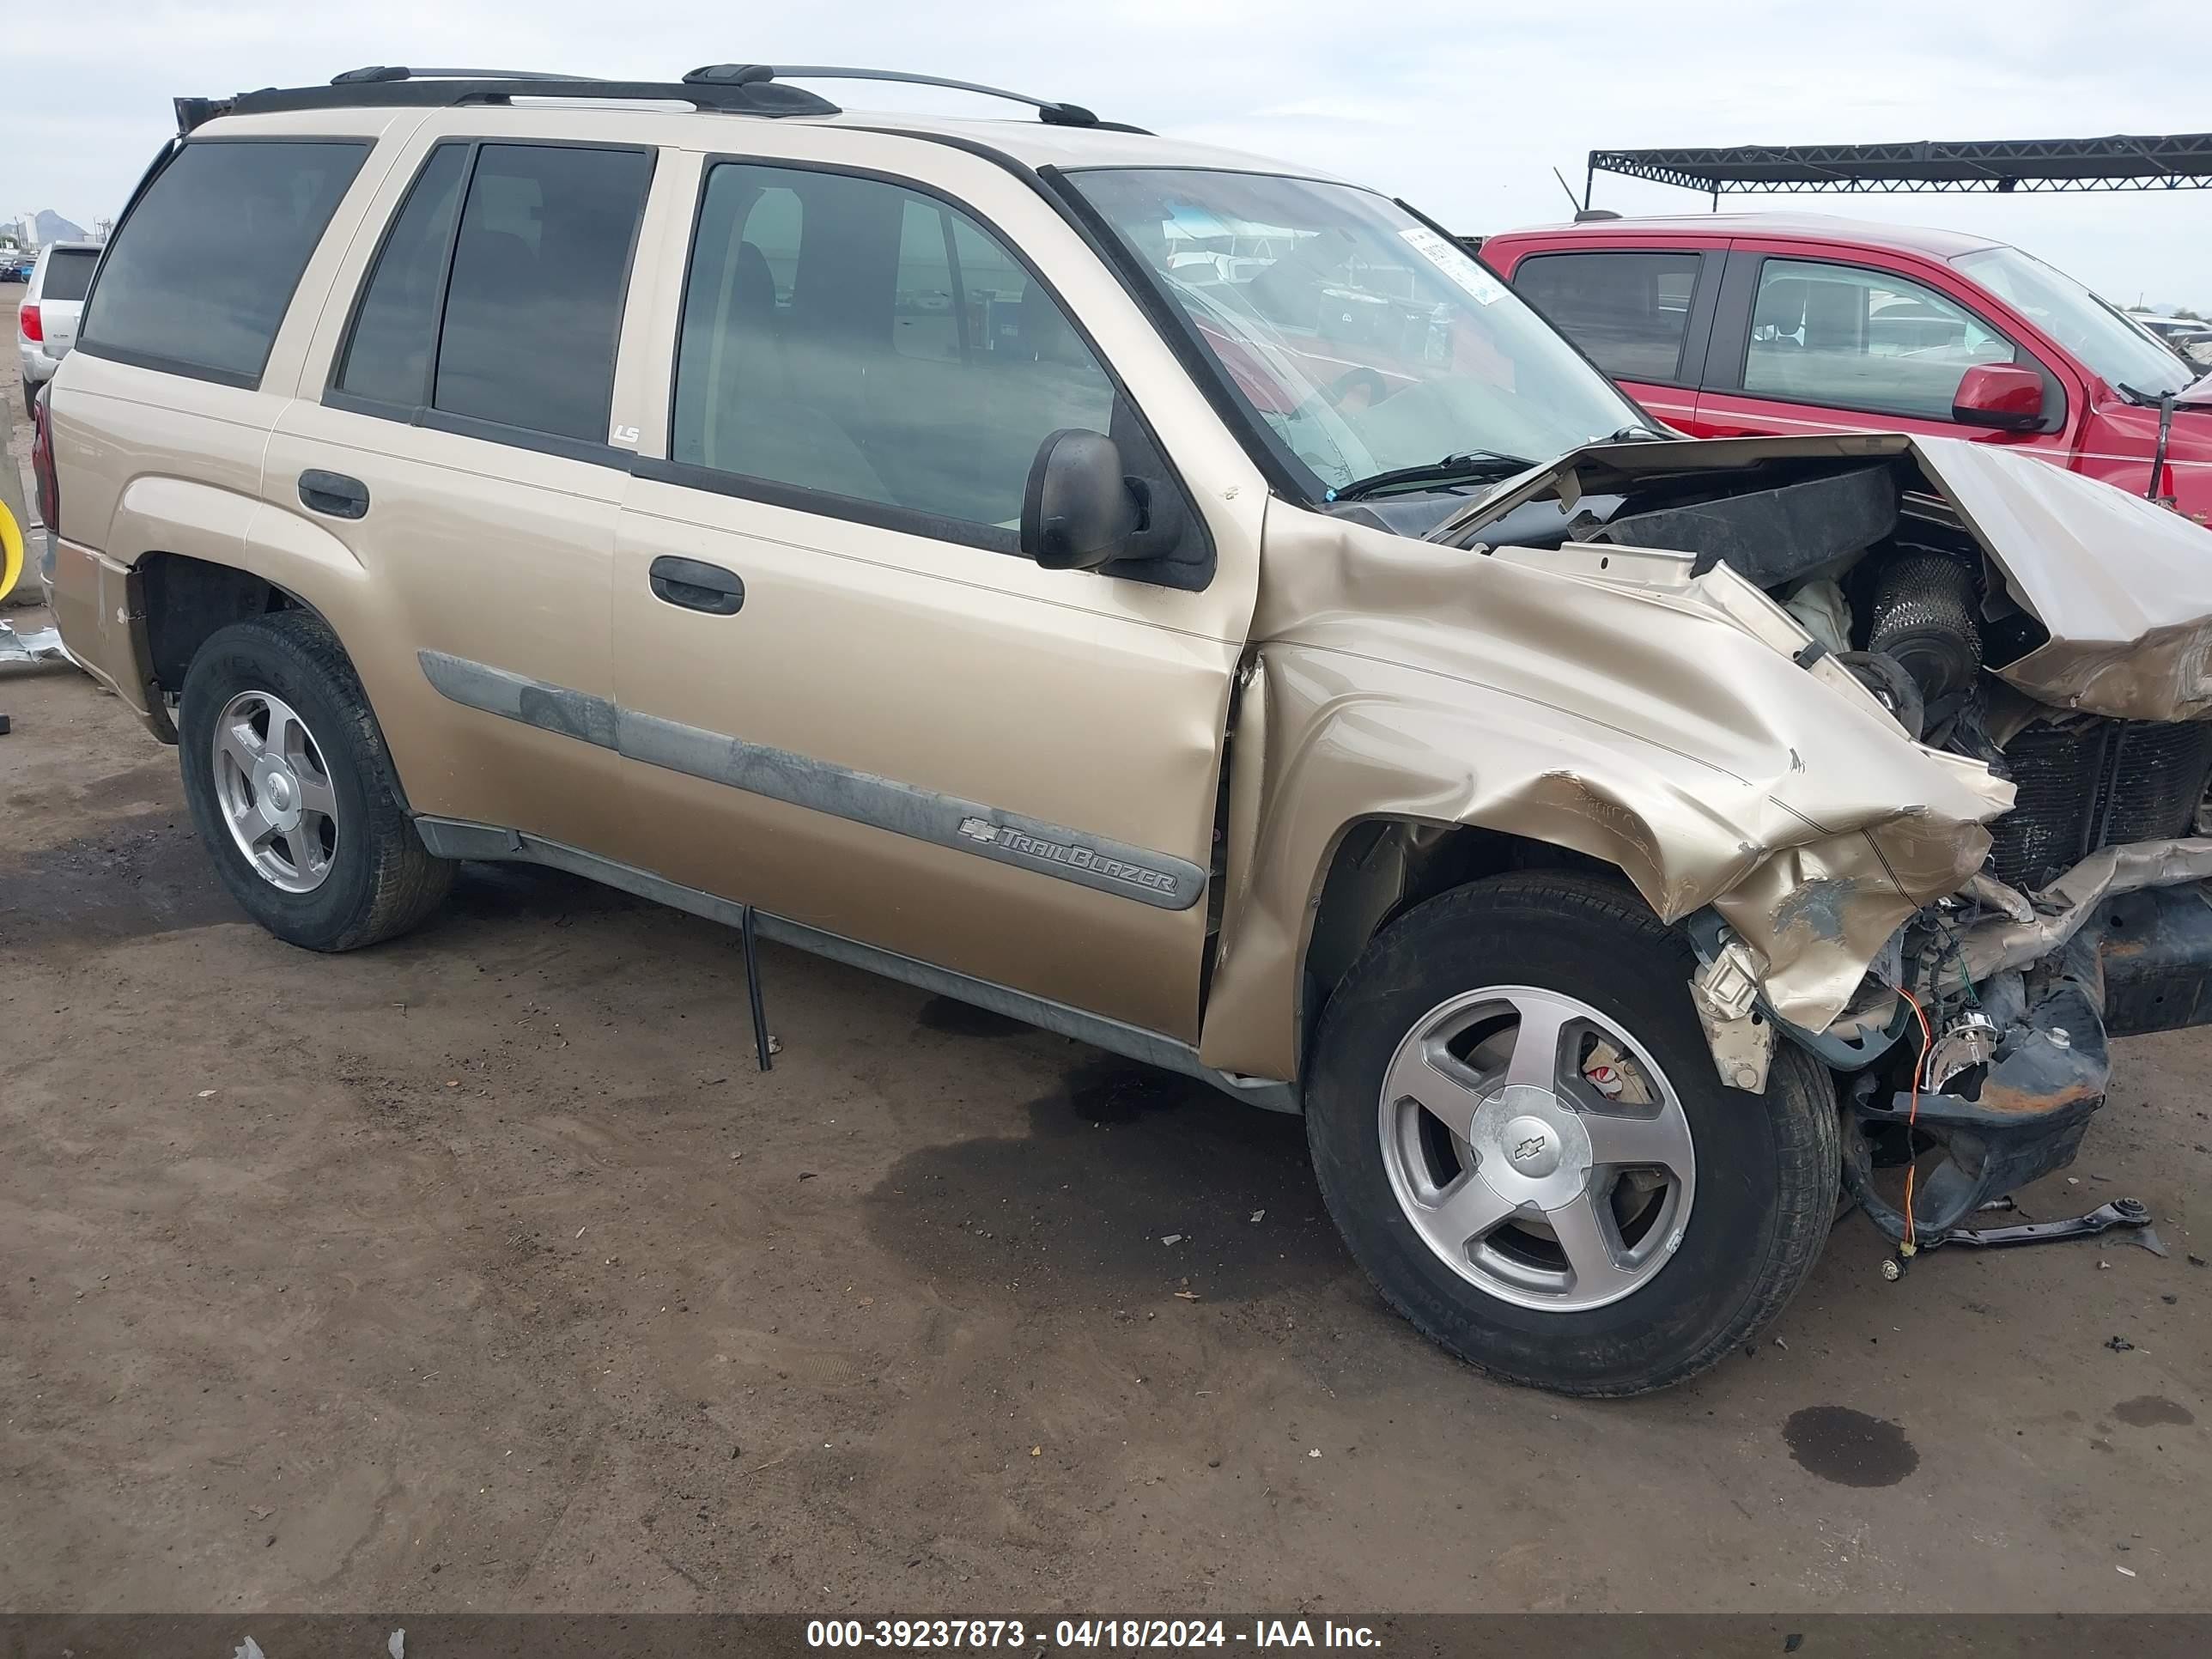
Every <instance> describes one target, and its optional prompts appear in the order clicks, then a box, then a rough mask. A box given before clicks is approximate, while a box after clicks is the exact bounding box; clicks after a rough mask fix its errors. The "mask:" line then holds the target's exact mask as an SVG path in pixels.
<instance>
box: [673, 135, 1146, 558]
mask: <svg viewBox="0 0 2212 1659" xmlns="http://www.w3.org/2000/svg"><path fill="white" fill-rule="evenodd" d="M1114 411H1115V387H1114V383H1113V381H1112V380H1111V379H1110V378H1109V376H1108V375H1107V374H1106V372H1105V370H1104V369H1103V368H1102V367H1101V366H1100V364H1099V362H1098V360H1097V358H1096V357H1095V356H1092V355H1091V350H1090V349H1089V347H1088V346H1086V345H1085V343H1084V342H1083V339H1082V337H1081V336H1079V334H1078V333H1077V332H1076V331H1075V330H1074V328H1073V326H1072V325H1070V323H1069V322H1068V320H1067V318H1066V313H1063V312H1062V311H1061V309H1060V304H1059V302H1058V301H1056V300H1055V299H1054V297H1053V295H1052V294H1051V293H1050V291H1049V290H1048V289H1046V288H1045V287H1044V286H1043V284H1042V283H1040V282H1038V281H1037V279H1036V277H1035V276H1033V275H1031V274H1030V270H1029V269H1028V267H1026V266H1025V265H1024V264H1022V262H1021V261H1020V260H1019V259H1018V258H1016V257H1015V256H1014V255H1013V254H1012V252H1010V251H1009V250H1008V249H1007V248H1006V246H1005V245H1004V244H1003V243H1001V242H1000V240H998V239H997V238H996V237H995V236H994V235H993V234H991V233H990V232H989V231H987V230H986V229H985V228H983V227H982V226H981V225H980V224H978V223H977V222H975V220H974V219H973V218H971V217H969V216H968V215H967V214H965V213H963V212H962V211H960V210H958V209H957V208H955V207H952V206H951V205H950V204H946V203H945V202H943V201H940V200H939V199H938V198H937V197H933V196H928V195H925V194H923V193H922V192H921V191H915V190H909V189H907V188H904V187H902V186H901V185H895V184H890V183H888V182H885V181H883V180H878V179H860V178H854V177H852V176H850V175H848V174H842V173H823V172H814V171H811V170H805V169H799V168H786V167H765V166H754V165H750V164H747V163H739V162H724V163H720V164H718V165H716V166H715V167H714V168H713V169H712V170H711V171H710V172H709V173H708V179H707V186H706V191H705V193H704V197H703V198H702V202H701V205H700V210H699V222H698V228H697V231H696V241H695V244H694V246H693V249H692V254H691V268H690V279H689V282H688V284H687V286H686V289H685V294H684V321H683V330H682V335H681V337H680V339H679V342H678V352H677V362H676V399H675V417H674V424H673V431H672V440H671V459H674V460H676V461H678V462H679V463H684V464H687V465H694V466H701V467H707V468H710V469H712V470H713V471H717V472H720V473H725V474H730V475H733V476H735V477H744V478H753V479H758V480H762V481H764V482H767V483H772V484H781V485H785V486H788V487H791V488H795V489H804V490H809V491H817V492H820V493H823V494H825V495H839V496H844V497H848V498H850V499H852V500H854V501H866V502H871V503H873V504H875V505H876V506H878V507H890V508H893V509H903V510H906V511H908V512H911V513H915V514H921V515H927V517H928V518H930V519H933V520H951V521H954V522H955V523H956V524H957V525H959V526H967V527H969V529H970V530H972V531H974V532H978V533H975V534H972V535H968V536H965V537H963V539H969V540H972V541H975V542H977V543H978V544H983V545H991V546H997V545H1000V544H1003V545H1005V546H1006V547H1007V548H1009V549H1011V548H1012V546H1013V544H1014V540H1015V532H1016V530H1017V528H1018V525H1019V521H1020V516H1021V507H1022V493H1023V489H1024V485H1025V484H1026V483H1027V481H1028V477H1029V471H1030V465H1031V463H1032V462H1033V461H1034V460H1035V459H1036V453H1037V450H1038V448H1039V447H1040V446H1041V445H1042V443H1043V441H1044V440H1045V439H1046V438H1047V437H1048V436H1049V435H1052V434H1053V433H1054V432H1055V431H1058V430H1059V429H1060V428H1065V427H1077V428H1084V429H1086V430H1089V431H1093V432H1110V431H1111V430H1112V428H1111V424H1110V423H1111V422H1112V419H1113V416H1114ZM917 527H920V521H919V520H918V521H917Z"/></svg>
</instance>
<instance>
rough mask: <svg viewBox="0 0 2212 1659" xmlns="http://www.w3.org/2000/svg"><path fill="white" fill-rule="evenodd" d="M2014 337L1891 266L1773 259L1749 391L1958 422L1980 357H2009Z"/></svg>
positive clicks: (1758, 314) (1763, 273) (1763, 291)
mask: <svg viewBox="0 0 2212 1659" xmlns="http://www.w3.org/2000/svg"><path fill="white" fill-rule="evenodd" d="M2015 356H2016V354H2015V351H2014V349H2013V343H2012V342H2011V341H2009V340H2008V339H2006V338H2005V337H2004V336H2002V334H1999V333H1998V332H1997V331H1996V330H1995V329H1993V328H1991V327H1990V326H1989V325H1988V324H1986V323H1984V322H1983V321H1982V320H1981V319H1979V318H1978V317H1976V316H1974V315H1973V314H1972V313H1971V312H1969V311H1967V310H1966V309H1965V308H1964V307H1960V306H1959V305H1957V304H1955V303H1954V302H1953V301H1950V300H1948V299H1946V298H1944V297H1943V295H1940V294H1938V293H1936V291H1935V290H1934V289H1929V288H1923V286H1921V284H1919V283H1915V282H1911V281H1910V280H1908V279H1907V278H1905V277H1903V276H1896V275H1894V274H1893V273H1891V272H1888V271H1881V270H1863V269H1861V268H1859V267H1857V266H1855V265H1834V264H1823V263H1820V262H1819V261H1815V260H1797V259H1769V260H1768V261H1766V263H1765V265H1763V266H1762V267H1761V268H1760V270H1759V294H1758V297H1757V299H1756V300H1755V301H1753V305H1752V313H1751V342H1750V344H1749V346H1748V347H1747V350H1746V353H1745V356H1744V365H1743V389H1744V390H1745V391H1746V392H1750V393H1752V394H1753V395H1755V396H1756V395H1761V394H1763V395H1765V396H1768V397H1773V398H1786V399H1788V400H1789V401H1790V402H1792V403H1807V404H1827V405H1830V406H1831V407H1833V408H1838V409H1864V410H1874V411H1875V412H1878V413H1882V414H1893V415H1909V416H1918V417H1921V418H1923V419H1926V420H1933V421H1948V420H1949V419H1950V418H1951V403H1952V399H1953V398H1954V397H1955V396H1956V394H1957V392H1958V390H1959V382H1960V380H1961V379H1963V378H1964V376H1965V374H1966V370H1967V369H1968V368H1971V367H1972V366H1973V365H1974V364H1976V363H2008V362H2013V361H2014V360H2015Z"/></svg>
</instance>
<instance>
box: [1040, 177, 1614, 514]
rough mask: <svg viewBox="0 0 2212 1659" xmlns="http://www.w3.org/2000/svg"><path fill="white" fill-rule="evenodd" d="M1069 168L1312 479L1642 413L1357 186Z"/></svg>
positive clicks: (1497, 446)
mask: <svg viewBox="0 0 2212 1659" xmlns="http://www.w3.org/2000/svg"><path fill="white" fill-rule="evenodd" d="M1069 177H1070V179H1071V180H1072V181H1073V184H1074V185H1075V186H1076V188H1077V189H1079V191H1082V193H1083V194H1084V196H1085V197H1087V198H1088V199H1089V200H1090V202H1091V204H1092V205H1093V206H1094V207H1096V208H1097V210H1098V211H1099V212H1100V213H1101V214H1103V215H1104V216H1105V217H1106V218H1107V220H1108V221H1109V222H1111V224H1112V225H1113V227H1114V228H1115V231H1116V232H1117V233H1118V234H1120V235H1121V239H1122V240H1124V241H1125V242H1126V243H1127V245H1128V246H1129V247H1130V248H1131V250H1132V251H1133V252H1135V254H1136V255H1137V257H1138V258H1139V259H1140V260H1142V261H1143V263H1144V264H1145V265H1146V268H1147V269H1148V270H1150V271H1151V273H1152V277H1153V280H1154V281H1155V282H1156V283H1158V285H1159V288H1160V290H1161V291H1162V292H1163V293H1164V295H1167V297H1168V298H1169V299H1170V300H1171V301H1174V302H1175V303H1176V305H1177V306H1179V307H1181V308H1182V312H1183V314H1184V315H1185V316H1186V317H1187V318H1188V319H1189V321H1190V323H1191V325H1192V326H1193V327H1194V329H1195V330H1196V331H1197V333H1198V337H1199V338H1200V340H1202V341H1203V342H1204V343H1205V345H1206V349H1207V350H1208V351H1209V352H1210V353H1212V356H1213V358H1214V360H1215V361H1216V362H1218V364H1219V365H1220V367H1221V368H1222V369H1223V370H1224V371H1225V374H1226V375H1227V378H1228V380H1229V381H1230V383H1231V385H1232V386H1234V387H1235V388H1236V391H1237V397H1238V399H1239V401H1240V402H1241V403H1242V404H1243V406H1244V409H1245V410H1246V412H1247V413H1248V414H1249V416H1250V417H1251V419H1252V420H1253V421H1254V422H1255V423H1256V425H1257V426H1258V427H1259V428H1260V429H1261V431H1262V432H1263V433H1264V434H1265V435H1267V438H1268V440H1269V441H1270V443H1271V445H1272V447H1273V448H1274V449H1275V450H1276V452H1277V453H1279V454H1281V455H1284V456H1285V457H1286V458H1287V459H1290V460H1291V463H1292V464H1293V470H1294V471H1303V472H1304V474H1306V475H1308V478H1309V487H1310V489H1312V493H1313V494H1315V495H1330V494H1333V493H1334V491H1336V490H1339V489H1344V488H1346V487H1347V486H1349V485H1351V484H1352V483H1357V482H1358V481H1361V480H1365V479H1372V478H1373V477H1375V476H1376V474H1378V473H1383V472H1389V471H1395V470H1396V469H1399V468H1401V467H1427V466H1431V465H1434V464H1436V463H1437V462H1439V461H1442V460H1443V459H1445V458H1446V457H1448V456H1462V455H1470V454H1477V453H1480V454H1484V455H1486V456H1488V457H1498V456H1503V457H1526V458H1528V459H1530V460H1548V459H1551V458H1552V457H1553V456H1555V455H1558V454H1559V453H1561V452H1562V451H1565V450H1568V449H1571V448H1573V447H1576V446H1577V445H1579V444H1584V443H1588V442H1590V441H1593V440H1602V439H1605V438H1607V437H1610V436H1611V435H1613V434H1614V433H1616V432H1618V431H1620V429H1621V428H1624V427H1641V426H1644V425H1647V424H1648V422H1646V421H1645V420H1644V417H1643V416H1640V415H1639V414H1638V412H1637V410H1636V409H1635V407H1634V405H1632V404H1630V403H1629V402H1628V401H1627V400H1626V398H1623V397H1622V396H1621V394H1620V392H1617V391H1615V390H1614V389H1613V386H1612V384H1611V383H1610V382H1609V381H1607V380H1606V379H1605V378H1604V377H1603V376H1602V375H1601V374H1599V373H1598V372H1597V371H1596V370H1595V369H1594V368H1591V367H1590V366H1589V363H1587V362H1584V361H1583V358H1582V357H1581V356H1579V355H1578V354H1577V352H1576V351H1575V349H1573V348H1572V347H1571V346H1570V345H1569V344H1568V343H1566V342H1565V340H1564V339H1562V338H1561V337H1559V335H1558V334H1556V333H1554V332H1553V330H1552V327H1551V325H1549V324H1548V323H1547V322H1545V321H1544V320H1543V319H1541V318H1540V317H1538V316H1537V315H1536V313H1534V312H1533V311H1531V310H1530V309H1529V308H1528V307H1527V306H1526V305H1524V304H1522V301H1521V300H1520V299H1519V298H1518V296H1516V295H1515V294H1514V293H1513V292H1512V290H1510V289H1508V288H1507V287H1506V286H1505V285H1504V283H1501V282H1499V281H1498V278H1497V277H1496V276H1492V274H1491V272H1490V271H1489V270H1488V269H1487V268H1486V266H1484V265H1482V264H1478V263H1477V262H1476V261H1475V259H1474V257H1473V256H1472V255H1470V254H1468V252H1466V251H1465V250H1464V249H1462V248H1461V247H1460V246H1458V245H1457V244H1456V243H1455V242H1453V241H1452V240H1450V239H1449V238H1448V237H1445V236H1441V235H1438V234H1437V233H1436V232H1435V231H1432V230H1431V229H1430V228H1428V227H1427V226H1425V225H1424V224H1422V223H1421V222H1419V220H1417V219H1415V218H1413V216H1412V215H1410V214H1408V213H1407V212H1406V211H1405V210H1403V209H1402V208H1400V207H1397V206H1395V205H1394V204H1391V203H1390V202H1388V201H1386V200H1384V199H1383V197H1379V196H1376V195H1375V194H1373V193H1372V192H1370V191H1364V190H1357V189H1354V188H1352V186H1350V185H1326V184H1317V183H1315V182H1313V181H1311V180H1309V179H1287V178H1278V177H1274V176H1272V175H1265V174H1256V173H1215V172H1203V171H1178V170H1173V169H1166V168H1104V169H1099V170H1097V171H1091V172H1083V173H1072V174H1070V175H1069ZM1509 470H1510V467H1509ZM1495 471H1496V465H1495V464H1493V465H1492V476H1494V475H1495Z"/></svg>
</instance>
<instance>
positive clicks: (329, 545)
mask: <svg viewBox="0 0 2212 1659" xmlns="http://www.w3.org/2000/svg"><path fill="white" fill-rule="evenodd" d="M416 149H417V150H419V152H420V153H419V155H415V156H413V157H411V158H410V161H409V163H408V164H407V165H404V166H403V167H399V168H398V169H395V173H394V175H393V179H392V184H391V185H389V186H388V187H387V191H386V197H387V201H388V205H389V211H388V212H387V213H386V214H385V215H381V216H378V217H376V218H374V219H373V220H372V224H373V225H384V226H386V228H385V230H384V232H383V234H382V236H381V239H380V240H378V241H376V242H374V244H373V245H372V246H373V252H369V253H368V257H367V258H364V259H362V260H361V261H360V262H359V263H358V264H356V267H355V280H354V281H353V282H352V283H349V284H346V283H342V284H341V286H340V289H339V290H338V291H337V293H336V294H334V295H333V296H332V300H331V307H330V309H329V310H328V312H327V313H326V314H325V323H324V325H323V327H322V329H321V331H319V339H320V341H321V343H322V346H323V356H321V357H320V358H319V360H317V361H311V363H310V367H309V373H310V376H311V379H310V380H309V383H308V384H307V385H306V386H303V387H302V388H301V392H302V395H301V398H299V399H298V400H297V401H295V403H293V404H291V405H290V406H289V407H288V408H287V409H286V410H285V412H284V413H283V416H282V417H281V418H280V419H279V420H278V422H277V423H276V433H275V435H274V436H273V438H272V440H271V442H270V447H269V453H268V461H267V465H266V468H265V470H264V483H263V491H264V501H265V503H266V507H265V508H264V513H263V515H262V517H261V518H260V519H259V520H257V521H256V523H255V525H254V526H253V532H252V533H253V535H254V537H255V538H258V539H262V540H264V541H267V542H269V543H271V544H277V545H281V546H282V547H283V548H284V549H285V550H288V551H289V553H291V554H293V555H295V556H300V557H304V558H306V559H308V560H312V561H315V562H319V563H320V564H322V565H324V566H326V567H328V568H329V573H330V578H331V590H332V591H333V592H334V593H335V594H336V596H337V597H336V599H335V600H334V601H331V602H326V603H325V611H326V614H327V613H329V612H330V611H331V610H333V609H336V610H337V611H338V612H339V614H332V615H331V623H332V624H333V625H334V626H335V627H336V628H337V629H338V632H339V635H340V636H341V638H342V639H343V641H344V643H345V645H346V647H347V648H348V650H349V653H350V654H351V656H352V657H353V659H354V662H355V664H356V667H357V669H358V670H359V671H360V673H361V676H362V681H363V683H364V685H365V687H366V689H367V690H368V694H369V698H370V702H371V703H372V705H373V706H374V708H375V709H376V711H377V714H378V715H379V717H380V720H381V722H382V725H383V727H384V732H385V737H386V741H387V742H388V743H389V744H390V746H391V749H392V757H393V760H394V762H395V763H396V764H397V766H398V771H399V777H400V781H401V784H402V786H403V787H404V788H405V790H406V792H407V794H408V798H409V800H410V805H412V806H413V807H414V808H415V810H416V811H418V812H421V813H424V814H428V815H430V816H433V817H444V818H454V819H461V820H465V821H469V822H474V823H485V824H490V825H495V826H498V827H501V828H513V829H525V830H528V831H531V832H532V833H534V834H538V835H541V836H547V837H550V838H551V839H554V840H557V841H562V842H571V843H574V844H578V845H581V846H585V847H589V848H595V849H600V850H605V851H608V852H617V851H619V850H620V849H621V848H622V846H623V836H624V831H625V829H626V821H625V817H624V815H623V812H622V811H621V809H620V806H619V805H618V803H617V792H616V789H615V777H614V757H613V755H612V753H611V748H610V747H609V745H608V744H607V743H605V742H600V741H597V740H596V739H597V738H599V737H603V736H604V735H605V734H604V733H601V732H598V731H597V730H596V727H595V726H594V724H593V721H592V716H591V713H590V711H591V709H592V708H593V707H594V704H593V703H592V701H590V700H592V699H598V700H599V704H598V706H600V707H604V706H605V699H607V698H608V697H610V696H611V694H612V690H613V673H612V670H611V664H610V660H609V655H608V642H607V594H608V576H609V569H610V566H611V560H612V557H613V550H614V529H615V518H616V514H617V510H618V508H619V507H620V503H621V499H622V492H623V477H624V470H625V468H626V467H627V466H628V464H629V452H628V451H627V450H624V449H621V448H617V447H614V446H613V445H611V444H610V443H609V441H608V438H609V432H610V424H611V406H612V399H613V395H614V385H615V377H616V365H617V349H618V344H619V342H620V338H621V334H622V329H623V315H624V307H625V300H626V295H627V293H628V289H629V273H630V267H631V263H632V258H633V252H634V248H635V241H636V235H637V228H638V225H639V222H640V220H641V216H642V215H643V212H644V210H645V206H646V200H647V191H648V190H649V188H650V185H651V183H652V179H653V172H654V167H655V162H656V160H657V155H656V152H655V151H654V150H653V149H651V148H649V147H642V146H623V145H609V144H600V143H562V142H550V141H543V140H538V139H535V138H532V139H520V138H518V139H514V140H511V141H510V140H507V139H501V138H478V137H466V136H448V137H423V138H419V139H418V140H417V141H416ZM371 234H374V233H371ZM537 684H552V685H556V686H560V687H562V688H565V689H566V690H568V691H569V692H570V693H572V694H573V695H572V696H569V697H568V698H567V699H560V698H553V699H540V700H539V701H538V702H536V703H532V702H530V699H531V698H532V696H534V695H535V694H533V693H532V692H531V691H529V690H528V689H527V688H529V687H531V686H532V685H537ZM579 738H582V739H584V740H583V741H578V740H577V739H579Z"/></svg>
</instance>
